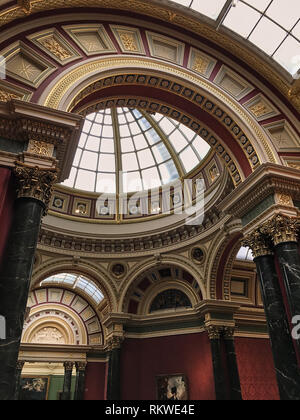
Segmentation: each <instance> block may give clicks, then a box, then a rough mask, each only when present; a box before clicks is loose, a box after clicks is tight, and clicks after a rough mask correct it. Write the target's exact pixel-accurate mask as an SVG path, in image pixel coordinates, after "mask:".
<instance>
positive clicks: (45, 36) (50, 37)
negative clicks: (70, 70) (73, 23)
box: [27, 28, 82, 65]
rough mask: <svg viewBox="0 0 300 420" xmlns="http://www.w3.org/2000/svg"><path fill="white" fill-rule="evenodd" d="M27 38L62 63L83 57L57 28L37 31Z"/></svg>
mask: <svg viewBox="0 0 300 420" xmlns="http://www.w3.org/2000/svg"><path fill="white" fill-rule="evenodd" d="M27 38H28V39H29V40H30V41H31V42H32V43H34V44H35V45H36V46H37V47H39V48H40V49H41V50H42V51H43V52H45V53H46V54H47V55H50V57H52V58H53V59H54V60H55V61H58V62H59V63H60V64H62V65H66V64H68V63H70V62H72V61H74V60H76V59H78V58H82V57H81V55H80V54H79V53H78V52H77V50H75V49H74V48H73V47H72V46H71V45H70V43H69V42H67V41H66V39H65V38H64V37H63V36H62V35H61V33H60V32H59V31H58V30H57V29H55V28H50V29H47V30H45V31H42V32H37V33H35V34H32V35H30V36H28V37H27Z"/></svg>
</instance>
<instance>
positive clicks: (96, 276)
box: [31, 258, 117, 311]
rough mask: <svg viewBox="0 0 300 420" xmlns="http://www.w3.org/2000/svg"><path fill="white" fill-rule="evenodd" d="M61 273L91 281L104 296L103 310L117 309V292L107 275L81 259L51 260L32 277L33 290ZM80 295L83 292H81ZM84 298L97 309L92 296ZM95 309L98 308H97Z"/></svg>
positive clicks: (37, 268)
mask: <svg viewBox="0 0 300 420" xmlns="http://www.w3.org/2000/svg"><path fill="white" fill-rule="evenodd" d="M60 273H72V274H77V275H82V276H86V277H87V278H88V279H91V280H92V281H93V282H94V284H96V285H97V286H98V287H99V288H100V290H101V292H102V293H103V295H104V298H105V299H104V302H101V303H100V306H101V309H102V310H108V311H114V310H115V309H116V308H117V300H116V295H117V291H116V290H115V288H114V286H113V284H112V283H111V282H110V281H109V278H108V276H107V273H106V272H105V271H104V270H103V269H102V268H101V267H100V266H99V265H97V264H95V263H91V262H89V261H84V260H80V259H78V260H76V261H75V260H74V259H70V258H61V259H57V258H54V259H50V260H48V261H46V262H44V263H42V264H41V265H39V266H38V267H36V268H35V270H34V272H33V275H32V282H31V284H32V286H31V288H32V289H35V288H36V287H39V285H40V283H41V282H42V281H43V280H45V279H47V278H49V277H51V276H54V275H56V274H60ZM80 293H83V292H82V291H80ZM83 294H84V293H83ZM84 297H85V299H87V300H88V301H89V302H90V303H91V305H92V306H93V307H95V302H94V301H92V300H91V298H90V296H88V295H86V294H84ZM105 308H107V309H105ZM95 309H97V308H96V307H95Z"/></svg>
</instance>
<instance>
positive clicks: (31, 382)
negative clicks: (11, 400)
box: [20, 376, 50, 401]
mask: <svg viewBox="0 0 300 420" xmlns="http://www.w3.org/2000/svg"><path fill="white" fill-rule="evenodd" d="M49 385H50V378H49V377H48V376H39V377H33V376H30V377H29V376H24V377H22V379H21V390H20V400H21V401H46V400H47V399H48V392H49Z"/></svg>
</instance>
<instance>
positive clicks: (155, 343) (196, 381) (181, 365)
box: [121, 334, 215, 400]
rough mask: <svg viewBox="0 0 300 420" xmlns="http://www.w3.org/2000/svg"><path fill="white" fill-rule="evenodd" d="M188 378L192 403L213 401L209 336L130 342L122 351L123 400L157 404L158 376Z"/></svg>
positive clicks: (199, 335) (180, 336) (126, 342)
mask: <svg viewBox="0 0 300 420" xmlns="http://www.w3.org/2000/svg"><path fill="white" fill-rule="evenodd" d="M177 373H178V374H185V375H186V376H187V379H188V384H189V397H190V399H191V400H214V399H215V389H214V378H213V367H212V360H211V351H210V343H209V339H208V337H207V335H206V334H189V335H179V336H171V337H161V338H149V339H144V340H139V339H127V340H126V341H125V343H124V345H123V349H122V370H121V383H122V399H124V400H155V399H156V380H155V378H156V376H157V375H163V374H177Z"/></svg>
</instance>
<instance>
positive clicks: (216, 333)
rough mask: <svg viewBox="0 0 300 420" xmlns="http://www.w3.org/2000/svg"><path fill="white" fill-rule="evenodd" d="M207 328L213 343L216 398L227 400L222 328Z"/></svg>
mask: <svg viewBox="0 0 300 420" xmlns="http://www.w3.org/2000/svg"><path fill="white" fill-rule="evenodd" d="M206 330H207V333H208V337H209V340H210V345H211V354H212V362H213V371H214V381H215V391H216V399H217V401H225V400H227V392H226V384H225V372H224V367H223V358H222V349H221V333H222V328H221V327H217V326H208V327H206Z"/></svg>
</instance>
